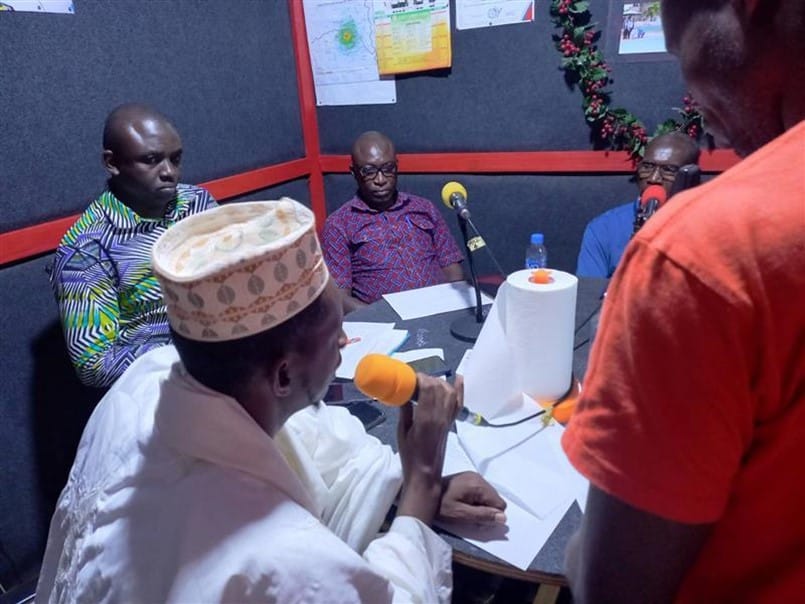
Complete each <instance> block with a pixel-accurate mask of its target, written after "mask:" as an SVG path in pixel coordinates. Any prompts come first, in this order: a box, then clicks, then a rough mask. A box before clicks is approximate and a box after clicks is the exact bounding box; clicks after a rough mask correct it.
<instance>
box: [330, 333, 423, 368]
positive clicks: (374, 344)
mask: <svg viewBox="0 0 805 604" xmlns="http://www.w3.org/2000/svg"><path fill="white" fill-rule="evenodd" d="M344 332H345V333H346V334H347V345H346V346H344V348H342V349H341V365H339V366H338V369H336V372H335V377H338V378H343V379H347V380H351V379H352V378H354V377H355V367H356V366H357V365H358V362H359V361H360V360H361V359H362V358H363V357H365V356H366V355H367V354H370V353H373V352H376V353H380V354H391V353H392V352H394V351H395V350H397V349H398V348H399V347H400V346H402V343H403V342H405V340H406V338H407V337H408V332H407V331H406V330H404V329H394V323H365V322H357V321H355V322H349V321H345V322H344Z"/></svg>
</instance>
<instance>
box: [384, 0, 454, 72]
mask: <svg viewBox="0 0 805 604" xmlns="http://www.w3.org/2000/svg"><path fill="white" fill-rule="evenodd" d="M376 7H377V8H376V11H375V32H376V36H377V66H378V68H379V70H380V74H381V75H390V74H395V73H410V72H412V71H425V70H428V69H439V68H442V67H450V65H451V61H452V49H451V46H450V0H382V2H381V1H380V0H378V1H377V3H376Z"/></svg>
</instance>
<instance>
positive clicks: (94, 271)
mask: <svg viewBox="0 0 805 604" xmlns="http://www.w3.org/2000/svg"><path fill="white" fill-rule="evenodd" d="M216 205H217V204H216V202H215V200H214V199H213V198H212V196H211V195H210V194H209V193H208V192H207V191H206V190H204V189H202V188H200V187H195V186H192V185H185V184H180V185H178V187H177V191H176V199H175V200H174V201H172V202H171V203H170V204H169V205H168V207H167V208H166V210H165V215H164V216H163V217H162V218H158V219H151V218H143V217H142V216H139V215H138V214H137V213H135V212H134V211H133V210H132V209H131V208H129V207H128V206H127V205H126V204H124V203H123V202H121V201H120V200H119V199H117V198H116V197H115V196H114V195H113V194H112V193H111V192H110V191H105V192H104V193H103V194H102V195H101V196H100V197H98V199H96V200H95V201H93V202H92V203H91V204H90V206H89V207H88V208H87V209H86V211H85V212H84V213H83V214H82V215H81V216H80V217H79V219H78V220H77V221H76V222H75V224H74V225H73V226H72V227H70V229H69V230H68V231H67V233H66V234H65V235H64V237H63V238H62V241H61V243H60V244H59V247H58V249H57V250H56V256H55V258H54V261H53V271H52V273H51V276H50V281H51V285H52V286H53V290H54V293H55V295H56V301H57V302H58V304H59V313H60V314H61V321H62V327H63V329H64V338H65V340H66V342H67V350H68V352H69V354H70V359H71V360H72V362H73V365H74V366H75V368H76V371H77V372H78V377H79V378H80V379H81V381H82V382H83V383H84V384H86V385H88V386H99V387H105V386H109V385H110V384H112V383H113V382H114V381H115V380H116V379H117V378H118V377H119V376H120V375H121V374H122V373H123V372H124V371H125V370H126V368H127V367H128V366H129V365H130V364H131V362H132V361H133V360H134V359H136V358H137V357H138V356H140V355H142V354H143V353H145V352H147V351H149V350H151V349H152V348H156V347H157V346H162V345H164V344H167V343H169V342H170V331H169V329H168V317H167V314H166V312H165V305H164V304H163V301H162V292H161V290H160V288H159V282H158V281H157V279H156V277H155V276H154V273H153V272H152V270H151V246H152V245H153V244H154V242H155V241H156V240H157V238H159V236H160V235H162V233H164V232H165V231H166V230H167V229H168V227H170V226H171V225H173V224H175V223H177V222H179V221H180V220H182V219H183V218H185V217H187V216H190V215H191V214H198V213H199V212H203V211H204V210H206V209H208V208H212V207H215V206H216Z"/></svg>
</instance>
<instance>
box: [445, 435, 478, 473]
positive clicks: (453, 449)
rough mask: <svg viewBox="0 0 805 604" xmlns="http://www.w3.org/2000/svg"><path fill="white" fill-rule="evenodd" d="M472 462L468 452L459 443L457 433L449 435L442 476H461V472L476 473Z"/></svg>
mask: <svg viewBox="0 0 805 604" xmlns="http://www.w3.org/2000/svg"><path fill="white" fill-rule="evenodd" d="M475 471H476V470H475V466H474V465H473V464H472V460H470V458H469V457H468V456H467V452H466V451H464V448H463V447H462V446H461V443H460V442H458V435H457V434H456V433H455V432H448V433H447V447H446V448H445V450H444V466H442V476H450V475H451V474H459V473H461V472H475Z"/></svg>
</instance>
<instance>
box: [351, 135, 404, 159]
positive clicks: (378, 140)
mask: <svg viewBox="0 0 805 604" xmlns="http://www.w3.org/2000/svg"><path fill="white" fill-rule="evenodd" d="M371 147H378V148H382V149H386V150H388V151H390V153H391V155H395V151H394V143H392V142H391V139H390V138H389V137H388V136H386V135H385V134H383V133H382V132H378V131H377V130H368V131H367V132H364V133H363V134H361V135H360V136H359V137H358V138H356V139H355V142H354V143H352V163H353V164H355V155H356V154H358V155H359V158H363V156H364V154H365V153H366V150H367V149H369V148H371ZM355 165H357V164H355Z"/></svg>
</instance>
